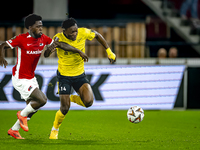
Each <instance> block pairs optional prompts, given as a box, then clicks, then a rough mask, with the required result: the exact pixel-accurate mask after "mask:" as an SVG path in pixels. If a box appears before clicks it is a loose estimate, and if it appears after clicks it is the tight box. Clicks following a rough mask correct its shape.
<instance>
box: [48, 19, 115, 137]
mask: <svg viewBox="0 0 200 150" xmlns="http://www.w3.org/2000/svg"><path fill="white" fill-rule="evenodd" d="M62 28H63V29H64V30H63V32H61V33H57V34H56V35H55V36H54V39H56V38H58V39H59V41H58V42H55V43H56V44H57V48H56V50H57V56H58V58H59V60H58V70H57V78H58V89H59V97H60V109H59V110H58V111H57V113H56V116H55V120H54V123H53V127H52V130H51V134H50V137H49V139H58V131H59V127H60V125H61V123H62V121H63V120H64V118H65V115H66V114H67V112H68V111H69V108H70V103H71V102H74V103H77V104H79V105H81V106H83V107H86V108H87V107H90V106H91V105H92V104H93V99H94V97H93V91H92V88H91V86H90V83H89V81H88V80H87V78H86V76H85V72H84V61H88V57H87V55H86V54H85V41H86V40H93V39H94V38H96V39H97V40H98V42H100V43H101V44H102V45H103V47H104V48H105V50H106V52H107V54H108V59H109V60H110V62H111V63H113V62H115V61H116V56H115V54H114V53H113V52H112V51H111V49H110V48H109V46H108V44H107V42H106V40H105V39H104V38H103V37H102V35H101V34H99V33H98V32H96V31H93V30H91V29H87V28H78V26H77V22H76V20H75V19H73V18H69V19H67V20H65V21H63V23H62ZM69 46H71V47H70V48H69ZM54 51H55V50H54ZM52 52H53V51H52ZM52 52H50V51H45V54H44V55H45V57H48V56H49V55H50V54H51V53H52ZM71 87H73V88H74V90H75V91H76V92H77V93H78V94H79V95H70V91H71Z"/></svg>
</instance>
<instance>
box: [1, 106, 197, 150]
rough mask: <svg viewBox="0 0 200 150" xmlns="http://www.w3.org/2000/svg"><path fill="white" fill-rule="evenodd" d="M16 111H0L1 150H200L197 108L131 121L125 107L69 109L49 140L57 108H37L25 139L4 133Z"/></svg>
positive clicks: (146, 112) (160, 113)
mask: <svg viewBox="0 0 200 150" xmlns="http://www.w3.org/2000/svg"><path fill="white" fill-rule="evenodd" d="M16 113H17V110H10V111H8V110H0V119H1V123H0V149H1V150H8V149H18V150H19V149H23V150H26V149H28V150H40V149H42V150H46V149H48V150H54V149H55V150H56V149H58V150H63V149H66V150H77V149H80V150H85V149H86V150H89V149H92V150H98V149H100V150H101V149H105V150H109V149H114V150H118V149H119V150H126V149H127V150H128V149H133V150H151V149H152V150H185V149H186V150H188V149H191V150H193V149H195V150H197V149H200V111H199V110H187V111H175V110H172V111H149V110H146V111H145V117H144V120H143V121H142V122H141V123H138V124H133V123H131V122H129V121H128V120H127V117H126V113H127V111H126V110H95V111H92V110H85V111H76V110H71V111H69V113H68V114H67V116H66V118H65V120H64V121H63V123H62V125H61V127H60V131H59V139H58V140H49V139H48V138H49V133H50V130H51V127H52V123H53V120H54V116H55V113H56V111H47V110H40V111H38V112H37V113H36V114H35V115H34V116H33V117H32V119H31V120H30V121H29V122H28V125H29V132H24V131H23V130H22V129H20V134H21V135H22V137H24V138H26V139H25V140H16V139H14V138H12V137H10V136H8V135H7V131H8V129H9V128H10V127H11V126H12V125H13V124H14V122H15V121H16V119H17V116H16Z"/></svg>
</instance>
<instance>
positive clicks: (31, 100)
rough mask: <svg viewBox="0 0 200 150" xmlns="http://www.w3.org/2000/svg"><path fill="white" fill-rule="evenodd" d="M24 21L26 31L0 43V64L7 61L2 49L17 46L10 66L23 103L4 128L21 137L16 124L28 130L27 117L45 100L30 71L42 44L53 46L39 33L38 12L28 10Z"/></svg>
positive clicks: (5, 63) (40, 27) (48, 47)
mask: <svg viewBox="0 0 200 150" xmlns="http://www.w3.org/2000/svg"><path fill="white" fill-rule="evenodd" d="M24 24H25V27H26V28H27V29H28V32H27V33H25V34H20V35H18V36H16V37H14V38H12V39H10V40H8V41H6V42H4V43H3V44H1V45H0V65H1V66H4V67H6V66H7V65H8V63H7V61H6V60H5V59H4V51H5V50H6V49H7V48H14V47H16V48H17V63H16V65H15V66H14V67H13V69H12V83H13V86H14V88H15V89H16V90H17V91H18V92H19V93H20V95H21V97H22V98H23V99H24V100H25V101H26V103H27V106H26V107H25V108H24V109H23V110H22V111H18V112H17V117H18V120H17V121H16V123H15V124H14V125H13V126H12V128H10V129H9V130H8V135H11V136H13V137H14V138H16V139H24V138H22V137H21V135H20V134H19V129H20V127H21V128H22V129H23V130H24V131H28V130H29V129H28V125H27V117H28V119H30V117H31V116H32V115H33V114H34V113H35V112H37V110H38V109H39V108H40V107H42V106H44V105H45V104H46V102H47V98H46V96H45V95H44V93H43V92H42V91H41V90H40V89H39V86H38V83H37V80H36V78H35V73H34V72H35V69H36V66H37V64H38V60H39V58H40V55H41V53H42V50H43V49H44V47H45V46H47V49H50V50H54V49H55V47H56V44H55V41H53V40H52V39H51V38H49V37H48V36H46V35H44V34H43V33H42V26H43V24H42V17H41V16H38V15H36V14H30V15H28V16H27V17H26V18H25V22H24Z"/></svg>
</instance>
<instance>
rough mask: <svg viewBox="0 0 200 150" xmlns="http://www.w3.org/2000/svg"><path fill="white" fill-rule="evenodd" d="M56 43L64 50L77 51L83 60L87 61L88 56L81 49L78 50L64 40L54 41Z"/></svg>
mask: <svg viewBox="0 0 200 150" xmlns="http://www.w3.org/2000/svg"><path fill="white" fill-rule="evenodd" d="M56 44H57V45H58V46H57V47H59V48H61V49H63V50H64V51H70V52H73V53H79V55H80V56H81V57H82V58H83V59H84V61H85V62H88V56H87V55H86V54H85V53H83V52H82V51H81V50H79V49H77V48H75V47H73V46H71V45H69V44H67V43H65V42H56Z"/></svg>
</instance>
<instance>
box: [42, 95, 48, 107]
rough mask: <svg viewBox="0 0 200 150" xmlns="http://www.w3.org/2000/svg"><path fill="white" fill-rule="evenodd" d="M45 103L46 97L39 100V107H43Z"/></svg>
mask: <svg viewBox="0 0 200 150" xmlns="http://www.w3.org/2000/svg"><path fill="white" fill-rule="evenodd" d="M46 103H47V97H46V96H45V97H43V98H42V99H41V100H40V106H41V107H42V106H44V105H45V104H46Z"/></svg>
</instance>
